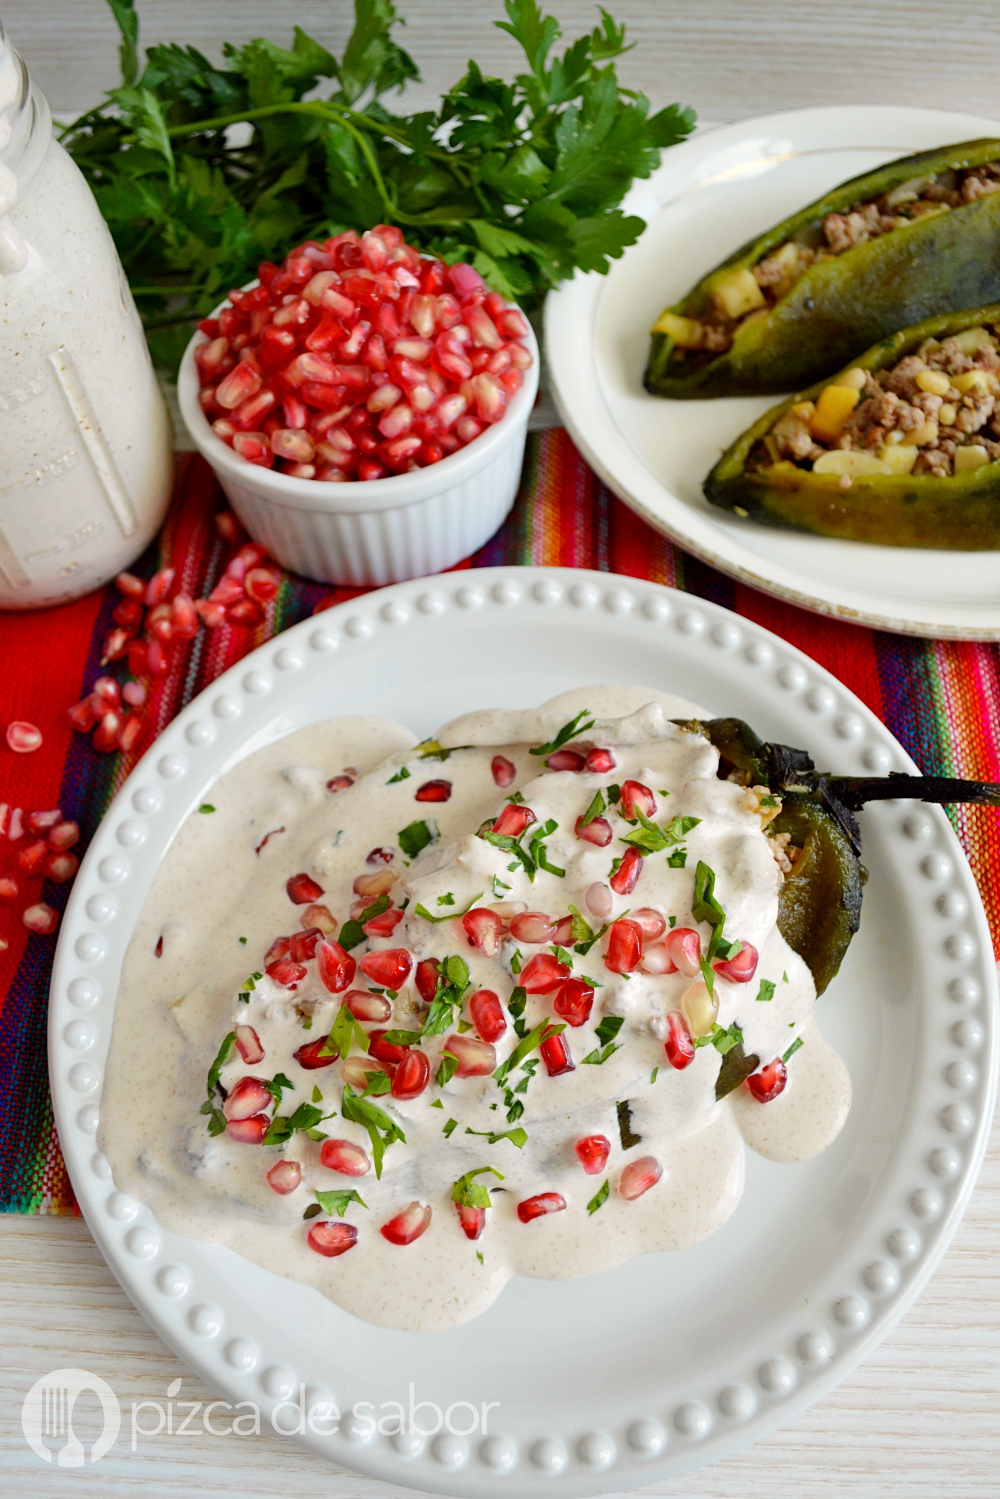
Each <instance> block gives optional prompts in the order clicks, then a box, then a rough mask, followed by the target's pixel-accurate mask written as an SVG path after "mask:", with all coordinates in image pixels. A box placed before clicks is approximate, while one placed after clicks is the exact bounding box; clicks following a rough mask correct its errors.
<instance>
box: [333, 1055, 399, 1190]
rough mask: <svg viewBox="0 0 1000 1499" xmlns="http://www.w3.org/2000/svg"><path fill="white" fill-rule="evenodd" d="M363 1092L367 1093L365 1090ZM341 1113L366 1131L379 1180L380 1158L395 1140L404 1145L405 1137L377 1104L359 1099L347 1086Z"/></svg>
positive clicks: (380, 1172) (380, 1170)
mask: <svg viewBox="0 0 1000 1499" xmlns="http://www.w3.org/2000/svg"><path fill="white" fill-rule="evenodd" d="M383 1076H384V1074H383ZM365 1091H366V1092H367V1089H366V1090H365ZM341 1112H342V1113H343V1116H344V1118H345V1119H349V1120H352V1121H353V1122H354V1123H355V1124H361V1125H363V1126H364V1127H365V1129H366V1130H367V1131H368V1136H369V1139H370V1140H371V1142H372V1160H373V1162H374V1164H375V1175H376V1176H377V1177H378V1178H379V1179H381V1176H382V1158H383V1156H384V1155H385V1152H386V1150H387V1149H388V1147H389V1146H390V1145H392V1144H394V1143H395V1141H396V1140H401V1141H402V1142H403V1144H404V1145H405V1144H406V1136H405V1135H404V1134H403V1131H402V1130H401V1129H400V1127H399V1125H398V1124H397V1123H396V1122H395V1120H393V1119H390V1117H389V1115H388V1114H387V1113H386V1112H385V1110H384V1109H380V1108H379V1106H378V1104H377V1103H372V1101H371V1099H370V1098H365V1097H360V1098H359V1097H358V1095H357V1093H355V1091H354V1089H353V1088H352V1087H350V1086H349V1085H347V1084H345V1086H344V1100H343V1108H342V1110H341Z"/></svg>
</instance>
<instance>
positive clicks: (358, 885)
mask: <svg viewBox="0 0 1000 1499" xmlns="http://www.w3.org/2000/svg"><path fill="white" fill-rule="evenodd" d="M368 858H369V859H370V858H371V854H369V855H368ZM395 883H396V876H395V875H394V874H393V872H392V870H391V869H380V870H378V871H377V872H376V873H375V874H359V875H358V877H357V879H356V880H355V881H354V885H353V890H354V893H355V895H361V896H364V897H365V898H366V899H369V898H370V897H371V896H373V895H387V894H388V893H389V891H390V890H391V889H392V887H393V885H394V884H395Z"/></svg>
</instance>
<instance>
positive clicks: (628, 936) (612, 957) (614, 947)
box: [604, 917, 642, 973]
mask: <svg viewBox="0 0 1000 1499" xmlns="http://www.w3.org/2000/svg"><path fill="white" fill-rule="evenodd" d="M641 957H642V927H641V926H639V924H638V922H636V921H632V920H631V919H629V918H628V917H623V918H622V919H621V920H620V921H616V922H613V923H612V926H611V930H610V932H609V933H608V946H607V951H606V952H605V954H604V966H605V968H608V969H610V971H611V972H612V973H632V972H633V971H634V970H635V969H636V968H638V966H639V959H640V958H641Z"/></svg>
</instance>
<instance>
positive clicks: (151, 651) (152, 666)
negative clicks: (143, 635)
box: [129, 640, 170, 677]
mask: <svg viewBox="0 0 1000 1499" xmlns="http://www.w3.org/2000/svg"><path fill="white" fill-rule="evenodd" d="M146 663H147V665H148V667H149V670H150V672H151V673H152V675H153V676H154V677H165V676H166V674H167V672H168V671H169V670H170V658H169V657H168V655H167V653H166V651H165V650H164V649H163V646H162V645H161V644H160V642H159V641H158V640H150V641H148V642H147V644H146ZM129 667H130V669H131V659H130V661H129Z"/></svg>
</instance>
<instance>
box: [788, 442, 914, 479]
mask: <svg viewBox="0 0 1000 1499" xmlns="http://www.w3.org/2000/svg"><path fill="white" fill-rule="evenodd" d="M915 456H916V455H914V457H915ZM812 471H813V473H814V474H841V475H843V474H849V475H850V477H851V478H852V479H856V478H858V477H861V476H864V475H866V474H891V473H892V469H891V468H890V467H889V465H888V463H885V462H884V461H883V460H882V459H881V458H876V457H875V454H874V453H864V452H862V451H861V450H860V449H859V448H834V449H833V451H832V452H830V453H823V454H822V455H821V456H820V457H819V458H817V459H816V462H815V463H814V464H813V466H812Z"/></svg>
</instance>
